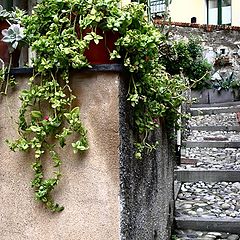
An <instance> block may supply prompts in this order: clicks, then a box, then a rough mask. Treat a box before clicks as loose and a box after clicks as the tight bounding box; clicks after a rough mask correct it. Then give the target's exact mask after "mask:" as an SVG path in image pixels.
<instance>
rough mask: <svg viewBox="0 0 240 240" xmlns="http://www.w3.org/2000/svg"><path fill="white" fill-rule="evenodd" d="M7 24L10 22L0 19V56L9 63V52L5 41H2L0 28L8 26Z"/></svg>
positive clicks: (0, 29)
mask: <svg viewBox="0 0 240 240" xmlns="http://www.w3.org/2000/svg"><path fill="white" fill-rule="evenodd" d="M9 26H10V24H9V23H8V22H7V21H5V20H2V21H0V58H1V59H2V60H3V61H4V63H5V64H8V63H9V52H8V45H7V43H5V42H3V41H2V38H3V35H2V30H3V29H6V28H8V27H9Z"/></svg>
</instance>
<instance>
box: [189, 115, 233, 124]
mask: <svg viewBox="0 0 240 240" xmlns="http://www.w3.org/2000/svg"><path fill="white" fill-rule="evenodd" d="M189 125H191V126H235V125H237V118H236V113H219V114H216V115H208V114H207V115H201V116H193V117H191V119H190V121H189Z"/></svg>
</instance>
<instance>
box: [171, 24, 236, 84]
mask: <svg viewBox="0 0 240 240" xmlns="http://www.w3.org/2000/svg"><path fill="white" fill-rule="evenodd" d="M171 32H172V33H173V34H174V37H175V38H179V39H180V38H189V37H190V36H193V37H196V36H199V37H200V38H201V42H202V46H203V49H204V57H205V58H206V59H207V60H208V62H209V63H211V64H213V67H214V69H213V72H212V77H211V79H212V80H216V81H223V80H228V79H229V78H233V79H239V81H240V29H238V28H233V27H229V28H228V27H225V28H219V29H218V28H213V27H212V28H211V26H210V27H209V28H204V27H203V26H201V25H197V26H195V27H194V25H193V24H192V25H190V26H189V27H188V26H184V25H183V26H178V24H176V25H172V26H171Z"/></svg>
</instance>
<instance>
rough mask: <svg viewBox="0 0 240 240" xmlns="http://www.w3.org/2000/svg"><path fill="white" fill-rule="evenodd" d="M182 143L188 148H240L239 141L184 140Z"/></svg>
mask: <svg viewBox="0 0 240 240" xmlns="http://www.w3.org/2000/svg"><path fill="white" fill-rule="evenodd" d="M182 145H183V146H184V147H186V148H195V147H198V148H204V147H206V148H240V142H239V141H238V142H237V141H234V142H231V141H202V142H197V141H183V143H182Z"/></svg>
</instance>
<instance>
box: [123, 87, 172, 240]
mask: <svg viewBox="0 0 240 240" xmlns="http://www.w3.org/2000/svg"><path fill="white" fill-rule="evenodd" d="M126 89H127V86H125V88H124V83H122V89H121V98H120V99H121V101H122V102H120V136H121V145H120V165H121V169H120V179H121V204H122V212H121V239H122V240H167V239H169V236H170V231H171V224H172V210H173V209H172V208H173V205H172V203H173V198H174V196H173V165H174V164H173V163H174V150H175V149H174V145H173V142H171V141H170V140H169V136H168V135H167V131H166V127H165V124H164V121H163V122H162V126H161V129H159V131H156V132H155V134H153V135H152V140H154V139H158V141H159V142H160V146H159V147H158V148H157V151H156V152H153V153H152V154H150V155H148V156H144V157H143V159H142V160H137V159H134V158H133V143H134V139H135V137H136V136H135V133H134V128H133V124H132V123H133V119H131V111H130V108H129V106H127V105H125V104H124V102H125V100H124V96H126V94H125V93H126V91H127V90H126ZM168 132H169V133H170V132H171V131H168Z"/></svg>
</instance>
